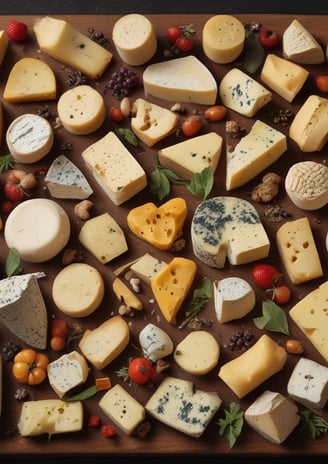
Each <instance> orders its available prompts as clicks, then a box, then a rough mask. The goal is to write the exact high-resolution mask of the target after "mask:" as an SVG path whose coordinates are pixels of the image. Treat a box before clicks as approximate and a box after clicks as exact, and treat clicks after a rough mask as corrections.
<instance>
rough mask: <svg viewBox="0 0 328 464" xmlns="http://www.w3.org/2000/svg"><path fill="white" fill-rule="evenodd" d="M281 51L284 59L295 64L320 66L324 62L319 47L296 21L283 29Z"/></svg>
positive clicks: (312, 37) (323, 56)
mask: <svg viewBox="0 0 328 464" xmlns="http://www.w3.org/2000/svg"><path fill="white" fill-rule="evenodd" d="M282 50H283V54H284V56H285V57H286V58H288V59H289V60H292V61H295V62H296V63H301V64H320V63H323V62H324V61H325V55H324V52H323V49H322V47H321V45H320V44H319V42H318V41H317V40H316V39H315V38H314V36H313V35H312V34H311V33H310V32H309V31H308V30H307V29H306V28H305V27H304V26H303V24H301V23H300V21H299V20H298V19H293V21H292V22H291V23H290V25H289V26H288V27H287V28H286V29H285V31H284V33H283V35H282Z"/></svg>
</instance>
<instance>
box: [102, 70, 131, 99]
mask: <svg viewBox="0 0 328 464" xmlns="http://www.w3.org/2000/svg"><path fill="white" fill-rule="evenodd" d="M138 83H139V80H138V76H137V74H136V73H135V72H134V71H132V70H131V69H128V68H126V67H125V66H121V68H120V69H119V70H118V71H116V72H114V73H113V74H112V75H111V76H110V79H109V81H108V82H107V84H106V87H105V90H108V89H109V90H111V91H112V94H113V97H115V98H117V99H118V100H121V99H122V98H124V97H127V96H128V95H130V93H131V92H132V91H133V90H134V89H135V88H136V87H137V85H138Z"/></svg>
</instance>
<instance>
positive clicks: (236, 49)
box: [202, 14, 245, 64]
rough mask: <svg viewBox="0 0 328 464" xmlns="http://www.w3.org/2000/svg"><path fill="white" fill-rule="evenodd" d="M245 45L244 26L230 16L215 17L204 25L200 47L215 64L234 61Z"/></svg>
mask: <svg viewBox="0 0 328 464" xmlns="http://www.w3.org/2000/svg"><path fill="white" fill-rule="evenodd" d="M244 44H245V28H244V25H243V24H242V23H241V22H240V21H239V19H237V18H235V17H234V16H231V15H223V14H222V15H215V16H212V17H211V18H209V19H208V20H207V21H206V23H205V24H204V27H203V31H202V45H203V50H204V53H205V55H206V56H207V57H208V58H209V59H210V60H212V61H214V62H215V63H220V64H225V63H231V62H232V61H234V60H236V59H237V58H238V56H239V55H240V54H241V52H242V50H243V48H244Z"/></svg>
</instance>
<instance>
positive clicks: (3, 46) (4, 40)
mask: <svg viewBox="0 0 328 464" xmlns="http://www.w3.org/2000/svg"><path fill="white" fill-rule="evenodd" d="M7 48H8V37H7V33H6V31H0V66H1V65H2V62H3V60H4V57H5V55H6V51H7Z"/></svg>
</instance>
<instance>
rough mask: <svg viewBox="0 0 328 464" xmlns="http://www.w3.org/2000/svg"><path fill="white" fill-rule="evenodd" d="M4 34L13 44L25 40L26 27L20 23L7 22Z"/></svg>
mask: <svg viewBox="0 0 328 464" xmlns="http://www.w3.org/2000/svg"><path fill="white" fill-rule="evenodd" d="M6 32H7V37H8V39H10V40H12V41H14V42H21V41H22V40H25V39H26V36H27V25H26V24H25V23H22V22H20V21H9V23H8V24H7V29H6Z"/></svg>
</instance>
